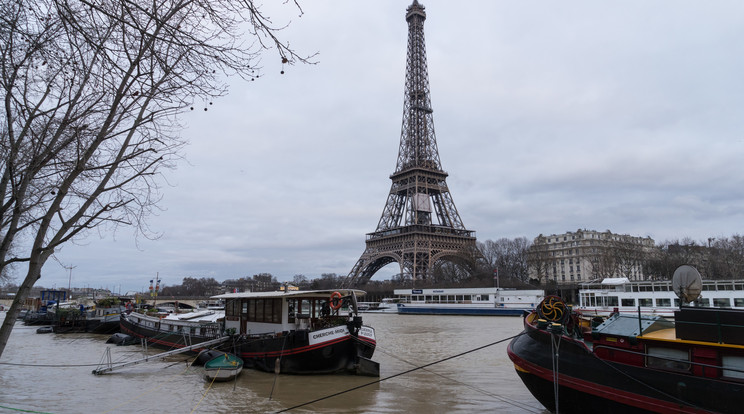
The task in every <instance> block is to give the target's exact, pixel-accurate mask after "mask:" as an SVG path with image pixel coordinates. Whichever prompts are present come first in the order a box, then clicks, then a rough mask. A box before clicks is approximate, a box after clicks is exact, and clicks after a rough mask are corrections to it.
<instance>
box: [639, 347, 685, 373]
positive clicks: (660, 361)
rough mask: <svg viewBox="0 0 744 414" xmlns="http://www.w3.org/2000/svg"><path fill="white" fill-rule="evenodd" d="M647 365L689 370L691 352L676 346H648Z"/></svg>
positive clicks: (672, 369)
mask: <svg viewBox="0 0 744 414" xmlns="http://www.w3.org/2000/svg"><path fill="white" fill-rule="evenodd" d="M647 354H648V356H647V357H646V366H648V367H651V368H659V369H668V370H671V371H689V370H690V362H689V361H690V354H689V352H687V351H686V350H682V349H674V348H660V347H648V350H647Z"/></svg>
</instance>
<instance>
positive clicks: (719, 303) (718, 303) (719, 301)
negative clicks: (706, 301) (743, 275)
mask: <svg viewBox="0 0 744 414" xmlns="http://www.w3.org/2000/svg"><path fill="white" fill-rule="evenodd" d="M713 306H715V307H717V308H730V307H731V300H730V299H729V298H713Z"/></svg>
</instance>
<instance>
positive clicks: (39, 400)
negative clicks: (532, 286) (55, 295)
mask: <svg viewBox="0 0 744 414" xmlns="http://www.w3.org/2000/svg"><path fill="white" fill-rule="evenodd" d="M363 316H364V320H365V324H369V325H370V326H372V327H374V328H375V330H376V335H377V344H378V347H377V351H376V352H375V355H374V357H373V360H375V361H377V362H379V363H380V365H381V375H380V379H379V381H377V380H375V379H374V378H370V377H356V376H339V375H327V376H292V375H278V376H277V375H273V374H268V373H264V372H258V371H253V370H244V371H243V373H242V374H241V375H240V376H239V377H238V378H237V380H235V381H231V382H227V383H215V384H210V383H209V382H208V381H206V380H205V379H204V371H203V368H202V367H196V366H190V365H189V364H188V362H189V361H190V360H191V359H192V358H191V357H188V356H185V355H176V356H171V357H168V358H167V359H165V360H162V359H154V360H152V361H150V362H146V363H143V364H139V365H135V366H132V367H128V368H125V369H122V370H120V371H115V372H112V373H108V374H105V375H94V374H92V371H93V370H94V369H95V368H96V367H97V366H98V364H100V363H101V362H104V360H105V358H107V357H106V354H107V352H106V350H107V348H109V349H110V354H111V359H112V361H114V362H119V361H129V360H135V359H140V358H142V357H143V352H144V350H143V349H142V347H141V346H139V345H133V346H126V347H117V346H112V345H111V344H106V339H108V336H106V335H92V334H82V333H78V334H37V333H36V329H37V327H36V326H25V325H23V323H22V322H17V323H16V326H15V329H14V330H13V333H12V335H11V337H10V341H9V343H8V346H7V348H6V349H5V353H4V354H3V356H2V358H0V413H4V412H8V413H11V412H27V413H28V412H31V413H81V412H86V413H110V412H111V413H113V412H116V413H152V412H162V413H269V412H292V413H314V412H323V413H427V414H433V413H474V412H486V411H488V412H495V413H536V414H547V413H548V411H547V410H545V409H544V408H543V407H542V406H541V405H540V403H538V402H537V400H535V399H534V397H532V395H531V394H530V393H529V391H527V389H526V388H525V387H524V385H523V384H522V382H521V381H520V380H519V377H518V376H517V374H516V372H515V371H514V366H513V365H512V363H511V361H509V358H508V357H507V355H506V346H507V344H508V342H509V341H508V340H506V339H507V338H510V337H512V336H514V335H517V334H518V333H519V332H521V330H522V321H521V318H519V317H487V316H445V317H442V316H428V315H385V314H364V315H363ZM4 317H5V312H0V318H4ZM502 340H503V342H500V343H498V344H495V345H492V346H488V347H485V348H483V349H480V350H477V351H473V350H474V349H476V348H479V347H481V346H484V345H488V344H492V343H495V342H499V341H502ZM469 351H473V352H469ZM158 352H160V351H158V350H152V349H151V350H149V354H155V353H158ZM459 354H463V355H461V356H458V357H455V358H451V359H449V360H447V361H444V362H441V363H436V364H433V365H430V366H428V367H426V368H423V369H417V368H419V367H421V366H424V365H427V364H431V363H433V362H437V361H440V360H443V359H447V358H450V357H452V356H455V355H459ZM368 384H370V385H368ZM345 391H348V392H345Z"/></svg>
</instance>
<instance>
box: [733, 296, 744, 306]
mask: <svg viewBox="0 0 744 414" xmlns="http://www.w3.org/2000/svg"><path fill="white" fill-rule="evenodd" d="M734 306H735V307H737V308H744V298H734Z"/></svg>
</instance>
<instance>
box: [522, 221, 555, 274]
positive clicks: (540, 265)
mask: <svg viewBox="0 0 744 414" xmlns="http://www.w3.org/2000/svg"><path fill="white" fill-rule="evenodd" d="M526 261H527V268H528V270H529V268H532V269H534V272H532V274H533V275H534V276H535V279H536V281H537V283H538V284H539V285H541V284H543V283H547V282H548V281H549V280H550V274H551V272H550V271H551V270H552V269H553V266H554V265H555V257H553V256H552V255H551V252H550V247H549V246H548V242H547V238H546V237H545V236H543V235H542V234H541V235H539V236H538V237H537V238H536V239H535V242H534V243H533V244H532V245H531V246H530V247H529V248H528V250H527V253H526Z"/></svg>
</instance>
